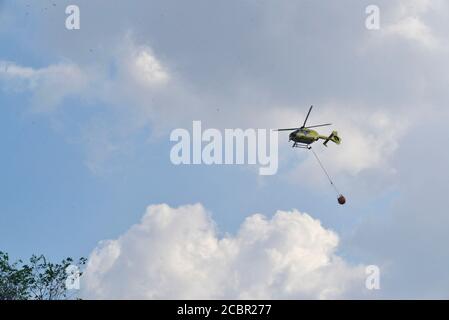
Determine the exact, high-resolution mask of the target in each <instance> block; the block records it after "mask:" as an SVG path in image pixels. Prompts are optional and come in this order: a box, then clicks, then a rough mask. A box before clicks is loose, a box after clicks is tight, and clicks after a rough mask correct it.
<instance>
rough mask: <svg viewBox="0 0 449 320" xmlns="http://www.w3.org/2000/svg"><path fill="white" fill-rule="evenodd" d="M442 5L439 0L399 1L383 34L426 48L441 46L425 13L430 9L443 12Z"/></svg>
mask: <svg viewBox="0 0 449 320" xmlns="http://www.w3.org/2000/svg"><path fill="white" fill-rule="evenodd" d="M444 6H445V4H444V2H441V1H439V0H433V1H429V0H408V1H400V2H398V4H397V6H396V7H394V8H393V18H392V21H393V22H392V23H390V24H389V25H387V26H386V28H385V31H384V34H385V35H388V36H395V37H400V38H403V39H406V40H409V41H414V42H416V43H418V44H420V45H421V46H423V47H425V48H428V49H438V48H441V46H442V42H441V40H440V39H439V38H438V37H437V36H436V35H435V33H434V30H432V28H431V27H430V26H429V25H428V23H426V21H425V20H426V19H425V15H426V14H427V13H429V12H430V11H435V12H437V11H439V10H442V12H444V11H445V10H444V9H445V8H444Z"/></svg>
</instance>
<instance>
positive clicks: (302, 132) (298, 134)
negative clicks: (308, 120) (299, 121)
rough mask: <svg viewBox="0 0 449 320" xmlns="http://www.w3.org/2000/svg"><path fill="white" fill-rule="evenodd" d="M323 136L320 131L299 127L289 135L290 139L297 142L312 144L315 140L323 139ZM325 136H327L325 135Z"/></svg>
mask: <svg viewBox="0 0 449 320" xmlns="http://www.w3.org/2000/svg"><path fill="white" fill-rule="evenodd" d="M322 138H323V136H321V135H320V134H319V133H318V132H316V131H315V130H311V129H298V130H295V131H293V132H292V133H290V135H289V141H293V142H297V143H303V144H307V145H309V144H312V143H313V142H315V141H317V140H319V139H322ZM324 138H325V137H324Z"/></svg>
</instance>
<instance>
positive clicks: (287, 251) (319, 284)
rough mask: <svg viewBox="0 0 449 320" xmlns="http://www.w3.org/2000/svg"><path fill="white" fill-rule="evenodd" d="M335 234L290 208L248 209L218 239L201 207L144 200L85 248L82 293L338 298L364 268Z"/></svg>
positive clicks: (357, 283)
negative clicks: (136, 212) (131, 221)
mask: <svg viewBox="0 0 449 320" xmlns="http://www.w3.org/2000/svg"><path fill="white" fill-rule="evenodd" d="M338 241H339V239H338V236H337V234H335V233H334V232H333V231H331V230H327V229H325V228H324V227H323V226H322V225H321V223H320V222H319V221H318V220H315V219H313V218H312V217H311V216H309V215H308V214H305V213H300V212H298V211H296V210H293V211H291V212H284V211H278V212H276V214H275V215H274V216H273V217H272V218H271V219H267V218H266V217H264V216H263V215H260V214H254V215H252V216H250V217H248V218H247V219H246V220H245V221H244V222H243V224H242V225H241V226H240V229H239V231H238V233H237V234H236V235H225V236H224V237H220V236H219V235H218V233H217V229H216V226H215V224H214V221H213V220H212V219H211V217H210V215H209V214H208V213H207V212H206V211H205V209H204V208H203V207H202V206H201V205H200V204H196V205H186V206H181V207H179V208H171V207H169V206H168V205H165V204H163V205H153V206H149V207H148V209H147V212H146V213H145V215H144V216H143V218H142V220H141V222H140V223H139V224H137V225H134V226H133V227H131V228H130V229H129V230H128V231H126V232H125V233H124V234H123V235H122V236H120V237H119V238H118V239H116V240H108V241H103V242H101V243H100V244H99V245H98V247H97V248H95V250H94V251H93V252H92V253H91V255H90V258H89V261H88V264H87V268H86V270H85V273H84V275H83V278H82V286H83V295H84V297H86V298H128V299H130V298H142V299H163V298H173V299H176V298H180V299H201V298H203V299H218V298H255V299H263V298H264V299H271V298H312V299H314V298H320V299H325V298H344V297H347V296H348V295H351V294H355V292H356V291H357V290H359V289H361V288H362V287H363V286H364V279H363V278H364V268H363V267H362V266H350V265H349V264H348V263H346V262H345V261H344V260H343V259H342V258H341V257H339V256H337V255H336V253H335V251H336V249H337V246H338Z"/></svg>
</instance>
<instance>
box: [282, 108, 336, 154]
mask: <svg viewBox="0 0 449 320" xmlns="http://www.w3.org/2000/svg"><path fill="white" fill-rule="evenodd" d="M312 108H313V106H310V109H309V112H308V113H307V116H306V119H305V120H304V123H303V125H302V126H301V127H299V128H286V129H276V130H275V131H293V132H291V133H290V134H289V136H288V137H289V140H288V141H293V145H292V148H304V149H309V150H310V149H311V148H312V147H311V146H310V145H311V144H312V143H314V142H315V141H318V140H320V139H322V140H324V143H323V144H324V145H325V146H326V147H327V143H328V142H329V141H332V142H334V143H335V144H340V143H341V138H340V137H339V136H338V132H337V131H332V133H331V134H330V135H329V136H323V135H320V134H319V133H318V132H317V131H315V130H311V128H317V127H324V126H330V125H332V123H325V124H319V125H313V126H307V127H306V123H307V120H308V119H309V115H310V112H311V111H312Z"/></svg>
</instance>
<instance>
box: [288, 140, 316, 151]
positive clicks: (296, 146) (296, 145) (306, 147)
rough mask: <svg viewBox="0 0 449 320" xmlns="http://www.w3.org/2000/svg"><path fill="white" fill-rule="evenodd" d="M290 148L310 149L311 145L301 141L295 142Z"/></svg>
mask: <svg viewBox="0 0 449 320" xmlns="http://www.w3.org/2000/svg"><path fill="white" fill-rule="evenodd" d="M292 148H301V149H307V150H310V149H312V147H311V146H309V145H308V144H302V143H297V142H295V143H294V144H293V145H292Z"/></svg>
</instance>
